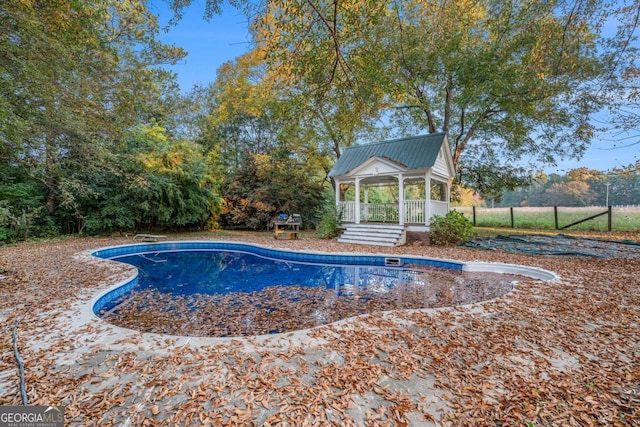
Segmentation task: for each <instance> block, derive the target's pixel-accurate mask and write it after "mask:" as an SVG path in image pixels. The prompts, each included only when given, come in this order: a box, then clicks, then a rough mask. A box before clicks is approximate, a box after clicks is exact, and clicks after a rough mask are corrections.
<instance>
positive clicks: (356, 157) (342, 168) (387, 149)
mask: <svg viewBox="0 0 640 427" xmlns="http://www.w3.org/2000/svg"><path fill="white" fill-rule="evenodd" d="M445 136H446V134H445V133H444V132H441V133H432V134H428V135H421V136H413V137H410V138H400V139H394V140H390V141H382V142H377V143H373V144H366V145H357V146H353V147H348V148H347V149H345V150H344V152H343V153H342V155H341V156H340V158H339V159H338V161H337V162H336V164H335V165H334V166H333V169H331V171H330V172H329V176H330V177H335V176H342V175H347V174H348V173H349V172H351V171H352V170H354V169H355V168H357V167H358V166H360V165H361V164H363V163H364V162H366V161H367V160H369V159H370V158H372V157H379V158H383V159H387V160H390V161H392V162H394V163H397V164H399V165H401V166H403V167H405V168H407V169H408V170H411V169H423V168H430V167H433V165H434V164H435V162H436V159H437V158H438V153H439V152H440V148H441V147H442V144H443V142H444V141H445Z"/></svg>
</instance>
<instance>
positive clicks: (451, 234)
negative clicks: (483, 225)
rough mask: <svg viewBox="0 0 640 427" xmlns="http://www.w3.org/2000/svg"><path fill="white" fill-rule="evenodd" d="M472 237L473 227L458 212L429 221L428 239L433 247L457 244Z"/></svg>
mask: <svg viewBox="0 0 640 427" xmlns="http://www.w3.org/2000/svg"><path fill="white" fill-rule="evenodd" d="M472 237H473V225H472V224H471V222H470V221H469V220H468V219H466V218H465V216H464V215H463V214H461V213H460V212H458V211H455V210H453V211H449V212H448V213H447V215H445V216H434V217H432V218H431V219H430V220H429V238H430V239H431V243H432V244H434V245H450V244H458V243H461V242H464V241H466V240H469V239H471V238H472Z"/></svg>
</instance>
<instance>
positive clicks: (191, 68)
mask: <svg viewBox="0 0 640 427" xmlns="http://www.w3.org/2000/svg"><path fill="white" fill-rule="evenodd" d="M150 3H151V6H150V8H151V11H152V12H154V13H156V14H158V15H159V17H160V23H161V25H164V24H165V23H166V22H167V20H168V19H169V18H170V17H171V12H170V11H169V10H168V8H167V6H166V4H165V3H164V2H163V1H162V0H152V1H150ZM204 4H205V0H193V4H192V6H191V7H189V8H188V9H187V10H186V11H185V16H184V18H183V19H182V21H180V22H179V23H178V25H177V26H174V27H171V28H170V29H169V31H168V32H167V33H162V36H161V40H162V41H163V42H164V43H169V44H175V45H176V46H179V47H182V48H183V49H185V50H186V51H187V52H188V53H189V55H188V56H187V57H186V58H185V59H184V60H182V61H180V63H178V64H176V65H175V66H173V67H171V69H172V70H173V71H174V72H175V73H177V75H178V82H179V84H180V88H181V90H182V91H183V92H187V91H188V90H189V89H190V88H191V87H193V85H195V84H198V83H201V84H205V85H206V84H208V83H211V82H213V81H214V80H215V78H216V70H217V69H218V68H219V67H220V66H221V65H222V64H224V63H225V62H227V61H231V60H233V59H234V58H236V57H238V56H240V55H242V54H244V53H246V52H247V51H249V50H250V49H251V37H250V35H249V32H248V29H247V19H246V17H245V16H244V15H243V14H242V13H241V12H240V11H239V10H236V9H234V8H232V7H230V6H228V5H226V4H225V6H224V10H223V13H222V14H221V15H216V16H214V17H213V18H212V19H211V20H209V21H205V20H204V19H203V15H204ZM627 136H628V135H617V136H615V137H614V136H607V135H603V136H602V137H601V138H599V139H596V140H594V142H593V144H592V145H591V146H590V148H589V149H588V150H587V151H586V153H585V155H584V156H583V157H582V159H580V160H575V159H574V160H571V159H569V160H563V161H560V162H558V166H557V167H549V168H545V172H547V173H554V172H555V173H565V172H567V171H568V170H570V169H574V168H578V167H583V166H586V167H588V168H590V169H597V170H601V171H605V170H610V169H612V168H614V167H620V166H626V165H629V164H631V163H635V162H636V161H637V160H638V158H640V144H637V145H629V144H631V142H632V141H633V140H625V139H624V138H625V137H627ZM625 145H626V147H624V146H625ZM614 147H623V148H614Z"/></svg>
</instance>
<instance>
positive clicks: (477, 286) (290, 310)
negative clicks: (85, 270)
mask: <svg viewBox="0 0 640 427" xmlns="http://www.w3.org/2000/svg"><path fill="white" fill-rule="evenodd" d="M93 255H94V256H96V257H99V258H105V259H112V260H115V261H119V262H124V263H128V264H131V265H134V266H135V267H137V271H138V273H137V274H136V275H135V276H134V277H132V278H131V279H130V280H129V281H127V282H124V283H121V284H120V285H119V286H117V287H114V288H112V289H111V290H109V291H107V292H105V293H103V294H102V295H100V296H98V297H96V300H95V301H94V303H93V306H92V309H93V312H94V313H95V314H96V315H98V316H100V317H102V318H103V319H104V320H106V321H108V322H110V323H113V324H116V325H119V326H123V327H127V328H130V329H135V330H139V331H142V332H154V333H165V334H172V335H191V336H210V337H232V336H252V335H262V334H273V333H282V332H290V331H294V330H298V329H305V328H310V327H314V326H318V325H323V324H328V323H332V322H335V321H337V320H340V319H345V318H348V317H352V316H357V315H360V314H365V313H372V312H376V311H388V310H396V309H406V308H409V309H413V308H427V307H444V306H451V305H456V304H461V303H469V302H476V301H484V300H488V299H491V298H495V297H497V296H500V295H504V294H505V293H507V292H509V291H510V290H511V289H512V287H513V286H512V280H513V277H510V276H509V275H506V274H505V275H500V278H499V279H496V277H495V274H492V275H491V277H486V276H484V275H482V274H480V275H476V273H472V274H471V273H469V272H465V271H463V264H462V263H458V262H455V261H446V260H437V259H429V258H422V257H413V256H401V257H397V258H396V257H391V258H388V257H387V256H385V255H351V254H319V253H304V252H292V251H285V250H279V249H271V248H266V247H261V246H256V245H250V244H242V243H229V242H167V243H153V244H142V245H128V246H118V247H113V248H106V249H101V250H99V251H96V252H94V253H93ZM389 264H393V265H394V266H389ZM395 265H398V266H395Z"/></svg>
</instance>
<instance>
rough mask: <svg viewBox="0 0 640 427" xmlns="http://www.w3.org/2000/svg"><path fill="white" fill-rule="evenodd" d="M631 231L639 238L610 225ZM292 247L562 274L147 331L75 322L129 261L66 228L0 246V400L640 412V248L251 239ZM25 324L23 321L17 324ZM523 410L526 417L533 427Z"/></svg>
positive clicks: (259, 421) (343, 419)
mask: <svg viewBox="0 0 640 427" xmlns="http://www.w3.org/2000/svg"><path fill="white" fill-rule="evenodd" d="M608 237H609V238H612V237H614V238H615V237H620V238H624V239H632V240H636V241H640V236H638V235H629V234H626V235H624V236H615V235H613V236H608ZM170 238H171V239H172V240H174V239H175V240H186V239H188V240H194V239H209V240H236V241H237V240H239V241H243V242H251V243H257V244H261V245H265V246H275V247H281V248H287V249H293V250H322V251H333V252H359V253H386V254H394V255H395V254H411V255H421V256H428V257H436V258H446V259H455V260H462V261H489V262H504V263H511V264H522V265H527V266H533V267H539V268H543V269H547V270H550V271H554V272H555V273H557V274H558V275H559V276H560V278H559V279H558V280H555V281H552V282H542V281H538V280H533V279H523V280H522V282H521V283H520V284H518V286H517V287H516V289H515V290H514V291H513V292H511V293H510V294H508V295H506V296H503V297H500V298H498V299H495V300H492V301H489V302H486V303H478V304H471V305H466V306H460V307H456V308H436V309H433V308H432V309H422V310H395V311H389V312H382V313H375V314H368V315H363V316H359V317H356V318H351V319H348V320H344V321H339V322H337V323H334V324H331V325H325V326H320V327H317V328H313V329H309V330H306V331H302V332H300V333H289V334H282V335H278V336H268V337H260V338H236V339H221V338H218V339H216V338H209V339H204V338H193V339H191V338H186V337H176V336H168V335H156V334H143V333H140V332H136V331H131V330H125V329H121V328H117V327H115V326H113V325H110V324H108V323H106V322H104V321H103V320H100V319H98V318H95V317H91V318H88V319H84V320H83V318H82V316H83V313H86V309H87V307H88V306H89V305H90V302H91V300H92V299H93V298H94V297H95V295H96V294H97V293H98V292H100V291H102V290H105V289H107V288H109V287H110V286H112V285H114V284H115V283H117V282H118V281H120V280H123V279H124V278H125V277H127V276H128V275H130V274H131V273H132V270H131V268H130V267H126V266H123V265H120V264H116V263H113V262H109V261H103V260H97V259H91V258H90V257H88V256H87V251H88V250H89V249H96V248H100V247H105V246H113V245H118V244H126V243H132V240H131V239H127V238H124V237H116V238H91V239H88V238H87V239H76V238H69V239H63V240H54V241H49V242H36V243H23V244H20V245H16V246H5V247H2V248H0V295H1V297H0V331H2V333H1V335H0V343H1V345H0V349H1V351H2V353H1V357H0V405H20V404H22V400H21V396H20V390H19V375H18V367H17V364H16V360H15V357H14V350H13V342H12V334H13V332H14V330H15V331H16V332H17V343H18V349H19V352H20V355H21V357H22V359H23V362H24V368H25V384H26V392H27V395H28V399H29V404H32V405H64V406H65V407H66V410H65V417H66V421H67V424H68V425H71V426H84V425H88V426H94V425H95V426H110V425H123V426H144V425H158V426H175V425H180V426H200V425H224V426H227V425H228V426H233V425H237V426H275V425H281V426H305V425H318V426H325V425H336V426H399V425H400V426H402V425H409V426H440V425H443V426H461V425H463V426H467V425H469V426H472V425H476V426H488V425H491V426H492V425H498V426H507V425H509V426H526V425H533V426H547V425H548V426H560V425H567V426H591V425H620V426H633V425H640V338H639V337H640V259H638V258H625V257H615V258H585V257H573V256H562V257H554V256H532V255H525V254H517V253H507V252H504V251H500V250H496V251H487V250H481V249H476V248H462V247H446V248H439V247H433V246H420V245H407V246H404V247H398V248H379V247H367V246H356V245H344V244H338V243H336V242H334V241H324V240H318V239H314V238H311V237H304V236H303V238H301V239H300V240H295V241H288V240H278V241H275V240H274V239H272V238H270V237H268V236H265V235H253V234H240V233H238V234H228V233H225V234H218V233H210V234H198V235H191V236H170ZM16 325H17V328H16ZM529 423H530V424H529Z"/></svg>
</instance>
